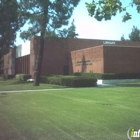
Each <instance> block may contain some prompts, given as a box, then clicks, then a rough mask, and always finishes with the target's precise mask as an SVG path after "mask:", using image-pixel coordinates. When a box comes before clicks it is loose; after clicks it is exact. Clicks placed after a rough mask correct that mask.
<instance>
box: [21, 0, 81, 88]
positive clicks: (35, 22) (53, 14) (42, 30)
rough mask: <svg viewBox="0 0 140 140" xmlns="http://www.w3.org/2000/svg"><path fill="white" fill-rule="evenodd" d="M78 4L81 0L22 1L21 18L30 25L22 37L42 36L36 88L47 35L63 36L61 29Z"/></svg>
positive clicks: (36, 68) (36, 65) (35, 82)
mask: <svg viewBox="0 0 140 140" xmlns="http://www.w3.org/2000/svg"><path fill="white" fill-rule="evenodd" d="M78 2H79V0H39V1H38V0H20V2H19V4H20V6H21V10H20V16H21V18H22V19H24V21H25V22H26V21H27V22H28V23H29V25H30V27H29V29H28V30H27V31H24V32H22V33H21V37H22V38H24V39H30V38H32V37H34V36H36V35H38V34H40V45H39V51H38V55H37V58H36V64H35V72H34V86H39V79H40V73H41V66H42V59H43V51H44V39H45V37H46V35H48V34H49V36H50V37H51V36H52V37H53V36H54V35H58V36H59V35H60V34H62V31H60V29H61V28H62V26H63V25H68V23H69V18H70V17H71V15H72V13H73V10H74V7H76V6H77V5H78ZM50 33H51V34H50Z"/></svg>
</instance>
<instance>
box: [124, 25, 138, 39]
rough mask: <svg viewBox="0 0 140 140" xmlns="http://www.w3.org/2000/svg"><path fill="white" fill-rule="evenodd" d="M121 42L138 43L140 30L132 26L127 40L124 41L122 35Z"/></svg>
mask: <svg viewBox="0 0 140 140" xmlns="http://www.w3.org/2000/svg"><path fill="white" fill-rule="evenodd" d="M121 41H140V30H139V29H138V28H137V27H136V26H133V28H132V31H131V33H130V34H129V39H125V38H124V35H122V37H121Z"/></svg>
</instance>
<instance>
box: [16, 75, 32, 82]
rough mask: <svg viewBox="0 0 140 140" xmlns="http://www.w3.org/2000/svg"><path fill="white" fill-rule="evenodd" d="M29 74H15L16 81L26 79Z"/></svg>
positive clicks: (29, 77) (28, 77) (29, 76)
mask: <svg viewBox="0 0 140 140" xmlns="http://www.w3.org/2000/svg"><path fill="white" fill-rule="evenodd" d="M31 77H32V76H31V75H30V74H17V75H16V80H18V81H27V80H28V79H31Z"/></svg>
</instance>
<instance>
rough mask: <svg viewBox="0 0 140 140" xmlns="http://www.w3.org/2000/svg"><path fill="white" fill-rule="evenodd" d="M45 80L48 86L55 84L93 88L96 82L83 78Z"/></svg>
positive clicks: (67, 77)
mask: <svg viewBox="0 0 140 140" xmlns="http://www.w3.org/2000/svg"><path fill="white" fill-rule="evenodd" d="M47 80H48V83H49V84H57V85H63V86H68V87H93V86H95V85H96V82H97V80H96V79H94V78H89V77H83V76H58V77H56V76H55V77H48V78H47Z"/></svg>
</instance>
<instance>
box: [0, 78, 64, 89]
mask: <svg viewBox="0 0 140 140" xmlns="http://www.w3.org/2000/svg"><path fill="white" fill-rule="evenodd" d="M47 88H48V89H50V88H64V86H60V85H51V84H43V83H41V84H40V86H33V83H32V82H17V81H16V80H5V81H2V80H0V91H11V90H30V89H34V90H36V89H47Z"/></svg>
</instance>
